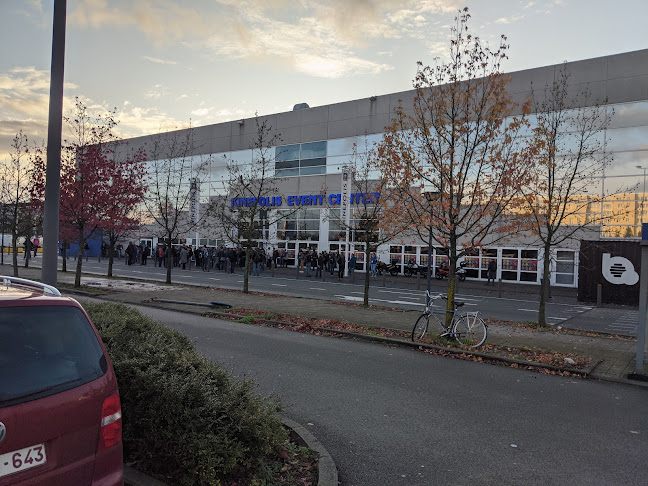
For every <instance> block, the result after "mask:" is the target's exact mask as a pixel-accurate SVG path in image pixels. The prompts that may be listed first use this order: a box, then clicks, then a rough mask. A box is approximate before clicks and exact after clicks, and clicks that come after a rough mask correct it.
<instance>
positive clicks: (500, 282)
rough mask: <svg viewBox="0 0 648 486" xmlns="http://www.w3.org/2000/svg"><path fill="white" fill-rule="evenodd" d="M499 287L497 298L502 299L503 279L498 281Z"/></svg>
mask: <svg viewBox="0 0 648 486" xmlns="http://www.w3.org/2000/svg"><path fill="white" fill-rule="evenodd" d="M498 283H499V285H498V286H497V297H498V298H500V299H501V298H502V277H500V278H499V280H498Z"/></svg>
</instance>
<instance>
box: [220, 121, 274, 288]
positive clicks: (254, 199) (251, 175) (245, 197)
mask: <svg viewBox="0 0 648 486" xmlns="http://www.w3.org/2000/svg"><path fill="white" fill-rule="evenodd" d="M255 121H256V128H257V130H256V135H255V139H254V144H253V146H252V147H250V148H251V149H252V151H253V157H252V162H251V163H250V164H240V163H236V162H235V161H232V160H229V161H226V170H227V180H226V181H223V183H224V186H225V188H226V189H225V190H226V191H227V196H223V197H220V198H218V200H217V201H216V204H215V205H214V215H215V216H216V220H217V221H218V223H219V224H220V226H221V230H222V233H223V235H224V236H225V238H226V239H227V240H229V241H230V243H231V244H233V245H236V246H237V247H241V248H244V249H245V272H244V277H243V292H245V293H247V292H249V285H248V284H249V273H250V261H251V260H250V259H251V256H252V255H251V253H252V250H253V249H255V248H258V247H259V243H261V242H262V241H263V240H264V237H263V235H264V231H265V228H268V227H270V226H272V225H273V224H275V223H277V221H279V220H280V219H282V218H285V217H286V213H284V212H281V213H280V212H279V211H276V208H277V207H278V204H281V203H280V201H279V198H278V197H277V196H273V195H272V194H273V193H275V192H276V188H277V185H278V184H279V183H280V182H281V181H282V180H283V179H281V178H279V177H275V146H277V145H279V144H280V143H281V136H280V135H279V134H278V133H276V132H275V131H274V130H273V129H272V127H271V126H269V125H268V123H267V121H266V120H264V119H260V118H259V117H256V118H255Z"/></svg>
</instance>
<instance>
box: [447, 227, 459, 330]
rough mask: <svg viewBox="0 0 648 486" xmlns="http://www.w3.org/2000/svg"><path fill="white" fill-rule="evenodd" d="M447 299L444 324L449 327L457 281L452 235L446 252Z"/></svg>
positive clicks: (454, 238) (455, 252) (454, 242)
mask: <svg viewBox="0 0 648 486" xmlns="http://www.w3.org/2000/svg"><path fill="white" fill-rule="evenodd" d="M448 260H449V261H448V265H449V268H448V300H447V302H446V311H447V312H446V318H445V325H446V327H450V324H451V323H452V314H453V312H454V300H455V292H456V287H457V281H456V279H455V275H456V269H457V260H458V258H457V241H456V237H455V236H454V235H451V237H450V251H449V252H448Z"/></svg>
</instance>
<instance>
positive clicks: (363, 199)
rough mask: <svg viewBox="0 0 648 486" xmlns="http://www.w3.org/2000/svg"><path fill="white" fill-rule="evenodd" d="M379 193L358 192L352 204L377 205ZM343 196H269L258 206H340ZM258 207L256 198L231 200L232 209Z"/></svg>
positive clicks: (352, 199) (260, 199)
mask: <svg viewBox="0 0 648 486" xmlns="http://www.w3.org/2000/svg"><path fill="white" fill-rule="evenodd" d="M379 196H380V194H379V193H377V192H356V193H353V194H351V204H376V203H377V202H378V197H379ZM342 199H343V197H342V194H341V193H340V194H329V195H325V194H308V195H304V196H268V197H260V198H258V205H259V206H263V207H279V206H283V205H284V203H285V204H286V206H324V205H325V204H326V203H328V204H329V205H330V206H339V205H340V204H342ZM256 205H257V198H256V197H233V198H232V199H231V200H230V206H231V207H233V208H234V207H252V206H256Z"/></svg>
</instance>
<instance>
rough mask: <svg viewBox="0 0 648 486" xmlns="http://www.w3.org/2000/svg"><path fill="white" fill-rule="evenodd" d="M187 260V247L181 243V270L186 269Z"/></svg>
mask: <svg viewBox="0 0 648 486" xmlns="http://www.w3.org/2000/svg"><path fill="white" fill-rule="evenodd" d="M188 261H189V252H188V251H187V247H186V246H184V245H182V249H181V250H180V265H181V266H182V269H183V270H186V269H187V262H188Z"/></svg>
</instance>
